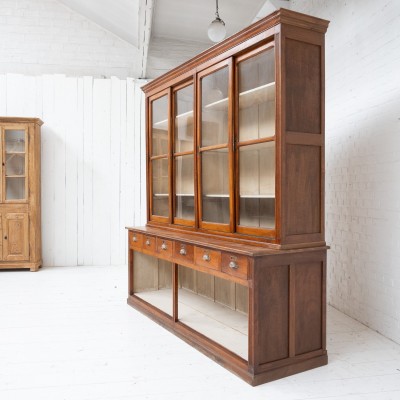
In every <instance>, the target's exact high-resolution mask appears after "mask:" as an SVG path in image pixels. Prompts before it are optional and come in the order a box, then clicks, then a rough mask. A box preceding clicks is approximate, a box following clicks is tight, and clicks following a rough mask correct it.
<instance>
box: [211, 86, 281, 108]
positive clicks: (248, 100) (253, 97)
mask: <svg viewBox="0 0 400 400" xmlns="http://www.w3.org/2000/svg"><path fill="white" fill-rule="evenodd" d="M273 100H275V82H270V83H267V84H265V85H262V86H258V87H256V88H254V89H250V90H246V91H245V92H242V93H239V107H240V108H248V107H251V106H253V105H255V104H260V103H265V102H267V101H273ZM204 108H205V109H212V110H217V111H227V110H228V98H227V97H226V98H224V99H221V100H218V101H214V102H213V103H210V104H207V105H206V106H204Z"/></svg>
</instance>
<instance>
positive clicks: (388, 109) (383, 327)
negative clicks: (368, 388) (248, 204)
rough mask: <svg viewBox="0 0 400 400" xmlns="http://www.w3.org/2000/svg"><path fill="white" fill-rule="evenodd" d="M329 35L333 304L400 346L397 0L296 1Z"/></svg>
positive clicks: (399, 22) (330, 275)
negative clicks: (323, 24) (324, 21)
mask: <svg viewBox="0 0 400 400" xmlns="http://www.w3.org/2000/svg"><path fill="white" fill-rule="evenodd" d="M291 9H292V10H296V11H300V12H305V13H307V14H312V15H315V16H318V17H321V18H326V19H329V20H330V21H331V24H330V26H329V29H328V33H327V36H326V136H327V138H326V139H327V140H326V205H327V207H326V217H327V218H326V220H327V222H326V228H327V242H328V244H330V245H331V250H330V251H329V256H328V295H329V302H330V303H331V304H332V305H333V306H335V307H337V308H338V309H340V310H341V311H343V312H345V313H346V314H348V315H350V316H351V317H353V318H356V319H357V320H359V321H361V322H363V323H364V324H366V325H368V326H370V327H372V328H373V329H375V330H377V331H379V332H381V333H382V334H384V335H385V336H387V337H389V338H391V339H393V340H394V341H396V342H398V343H400V30H399V26H400V1H396V0H392V1H389V0H384V1H379V2H378V1H375V0H363V1H361V0H353V1H348V0H312V1H304V0H303V1H302V0H292V1H291Z"/></svg>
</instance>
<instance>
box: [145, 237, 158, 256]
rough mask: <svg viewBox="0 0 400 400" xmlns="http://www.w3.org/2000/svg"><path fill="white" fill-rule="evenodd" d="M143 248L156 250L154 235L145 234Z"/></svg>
mask: <svg viewBox="0 0 400 400" xmlns="http://www.w3.org/2000/svg"><path fill="white" fill-rule="evenodd" d="M143 250H147V251H151V252H154V253H155V252H156V238H155V236H147V235H145V236H144V237H143Z"/></svg>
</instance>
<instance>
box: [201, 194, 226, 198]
mask: <svg viewBox="0 0 400 400" xmlns="http://www.w3.org/2000/svg"><path fill="white" fill-rule="evenodd" d="M203 197H208V198H213V197H215V198H229V194H214V193H212V194H203Z"/></svg>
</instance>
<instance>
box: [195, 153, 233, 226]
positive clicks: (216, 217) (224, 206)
mask: <svg viewBox="0 0 400 400" xmlns="http://www.w3.org/2000/svg"><path fill="white" fill-rule="evenodd" d="M201 162H202V164H201V171H202V177H201V180H202V185H203V186H202V205H203V221H208V222H217V223H222V224H229V174H228V168H229V164H228V162H229V161H228V149H219V150H212V151H205V152H203V153H202V154H201Z"/></svg>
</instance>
